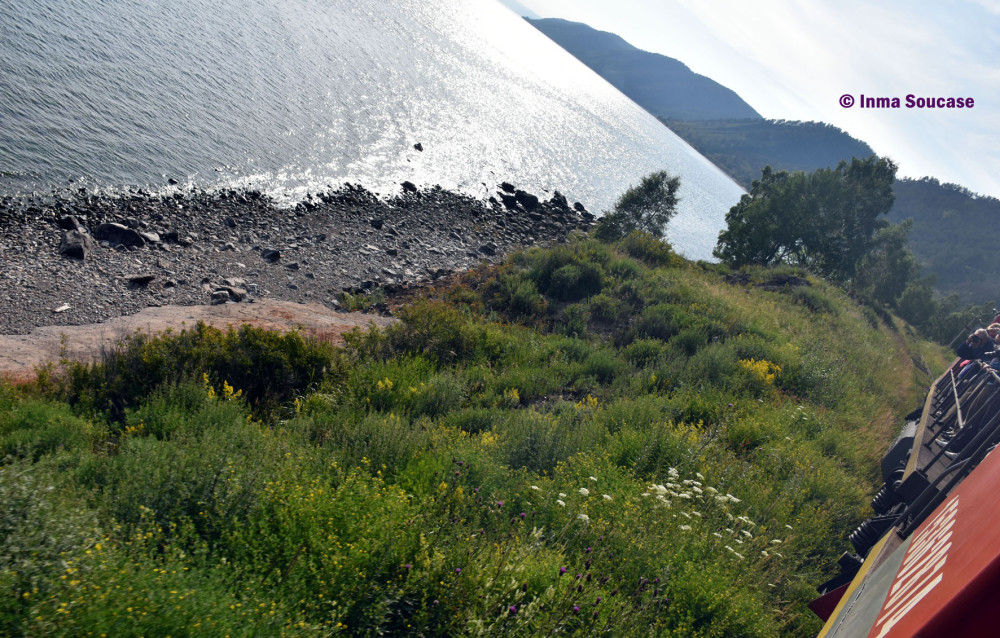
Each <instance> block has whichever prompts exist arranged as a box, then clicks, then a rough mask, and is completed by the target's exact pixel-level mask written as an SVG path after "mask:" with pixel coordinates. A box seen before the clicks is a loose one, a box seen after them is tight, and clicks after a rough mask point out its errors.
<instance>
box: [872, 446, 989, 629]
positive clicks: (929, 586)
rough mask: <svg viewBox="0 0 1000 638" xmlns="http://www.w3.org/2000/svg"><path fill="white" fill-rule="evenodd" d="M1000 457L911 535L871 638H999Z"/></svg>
mask: <svg viewBox="0 0 1000 638" xmlns="http://www.w3.org/2000/svg"><path fill="white" fill-rule="evenodd" d="M998 494H1000V453H991V454H990V455H989V456H988V457H986V459H984V460H983V462H982V463H980V464H979V467H977V468H976V470H975V471H973V472H972V473H971V474H970V475H969V476H968V477H967V478H966V479H965V480H964V481H963V482H962V483H961V484H960V485H959V486H958V487H957V488H955V489H954V490H953V491H952V493H951V494H950V495H949V496H948V498H947V499H945V501H944V502H943V503H942V504H941V505H940V506H939V507H938V508H937V509H936V510H935V511H934V513H933V514H931V516H930V517H928V519H927V520H926V521H924V523H923V524H922V525H921V526H920V527H919V528H917V530H916V531H915V532H914V533H913V536H912V542H911V543H910V545H909V547H908V548H907V550H906V555H905V556H904V558H903V562H902V564H901V565H900V568H899V571H898V572H897V573H896V576H895V578H894V579H893V583H892V586H891V587H890V589H889V593H888V595H887V596H886V598H885V601H884V602H883V603H882V608H881V610H880V611H879V614H878V617H877V619H876V620H875V624H874V625H873V626H872V628H871V632H870V633H869V634H868V636H869V638H911V637H913V636H923V637H930V636H951V637H954V636H993V635H1000V606H998V603H1000V506H998V504H997V496H998Z"/></svg>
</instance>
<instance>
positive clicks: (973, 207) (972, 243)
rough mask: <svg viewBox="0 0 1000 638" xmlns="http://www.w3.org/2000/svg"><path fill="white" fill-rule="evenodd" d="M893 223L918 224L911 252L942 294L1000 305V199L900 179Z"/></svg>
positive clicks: (951, 186) (928, 179)
mask: <svg viewBox="0 0 1000 638" xmlns="http://www.w3.org/2000/svg"><path fill="white" fill-rule="evenodd" d="M894 190H895V191H896V203H895V205H893V207H892V210H891V211H889V219H890V220H891V221H893V222H898V221H901V220H904V219H907V218H912V219H913V232H912V233H910V247H911V248H912V249H913V252H914V254H915V255H916V256H917V258H918V259H919V261H920V263H921V264H922V265H923V267H924V270H925V271H926V272H927V273H929V274H934V275H936V276H937V289H938V290H940V291H942V292H945V293H957V294H958V296H959V299H960V300H961V301H962V302H969V303H985V302H993V303H997V302H1000V286H998V285H997V280H998V278H1000V262H998V260H997V258H996V256H997V253H996V237H994V236H993V233H992V232H990V228H992V227H993V224H995V223H996V221H997V220H998V219H1000V200H998V199H996V198H994V197H985V196H982V195H976V194H975V193H972V192H970V191H969V190H967V189H965V188H962V187H961V186H958V185H956V184H942V183H940V182H939V181H938V180H936V179H934V178H932V177H924V178H922V179H919V180H912V179H902V180H897V182H896V185H895V186H894Z"/></svg>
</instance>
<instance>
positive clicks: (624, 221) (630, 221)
mask: <svg viewBox="0 0 1000 638" xmlns="http://www.w3.org/2000/svg"><path fill="white" fill-rule="evenodd" d="M680 186H681V178H680V177H671V176H670V175H668V174H667V172H666V171H657V172H655V173H650V174H649V175H646V176H645V177H643V178H642V181H641V182H640V183H639V184H638V185H637V186H630V187H629V188H628V190H626V191H625V192H624V193H623V194H622V196H621V197H619V198H618V201H617V202H616V203H615V207H614V210H612V211H611V212H609V213H605V215H604V216H603V217H601V220H600V221H599V222H598V223H597V227H596V228H595V229H594V234H595V236H596V237H597V238H598V239H600V240H602V241H616V240H618V239H622V238H623V237H625V236H626V235H628V234H629V233H630V232H632V231H633V230H640V231H643V232H647V233H649V234H650V235H652V236H654V237H657V238H660V239H662V238H663V233H664V230H665V228H666V226H667V223H668V222H669V221H670V220H671V218H673V216H674V215H675V214H676V213H677V202H679V201H680V199H679V198H678V197H677V190H678V189H679V188H680Z"/></svg>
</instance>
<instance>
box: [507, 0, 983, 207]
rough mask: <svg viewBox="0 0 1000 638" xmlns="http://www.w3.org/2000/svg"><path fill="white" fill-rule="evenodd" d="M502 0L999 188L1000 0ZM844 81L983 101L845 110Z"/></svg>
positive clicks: (881, 149) (905, 163)
mask: <svg viewBox="0 0 1000 638" xmlns="http://www.w3.org/2000/svg"><path fill="white" fill-rule="evenodd" d="M502 1H503V2H505V3H506V4H508V6H516V5H518V4H519V5H520V6H521V7H522V8H523V7H526V8H527V9H530V10H531V11H533V12H534V13H535V14H536V15H537V16H540V17H544V18H564V19H567V20H573V21H576V22H584V23H586V24H588V25H590V26H591V27H594V28H595V29H600V30H602V31H610V32H612V33H617V34H618V35H620V36H622V37H623V38H625V40H627V41H628V42H629V43H630V44H632V45H634V46H636V47H638V48H640V49H644V50H646V51H654V52H657V53H662V54H664V55H668V56H670V57H672V58H677V59H678V60H680V61H681V62H684V63H685V64H687V65H688V66H689V67H690V68H691V69H692V70H693V71H695V72H696V73H701V74H702V75H706V76H708V77H710V78H712V79H713V80H715V81H716V82H719V83H720V84H722V85H724V86H727V87H729V88H731V89H733V90H734V91H736V92H737V93H738V94H739V95H740V97H742V98H743V99H744V100H746V102H747V103H749V104H750V106H752V107H754V108H755V109H756V110H757V112H759V113H760V114H761V115H763V116H764V117H767V118H775V119H787V120H806V121H808V120H817V121H822V122H829V123H830V124H833V125H835V126H838V127H840V128H841V129H844V130H845V131H847V132H848V133H850V134H851V135H853V136H854V137H857V138H859V139H861V140H863V141H865V142H867V143H868V144H869V145H870V146H871V147H872V148H873V149H874V150H875V152H876V153H878V154H880V155H883V156H887V157H890V158H892V159H893V160H894V161H895V162H896V163H897V164H898V165H899V172H898V174H899V175H900V176H905V177H922V176H924V175H930V176H933V177H936V178H937V179H939V180H941V181H942V182H953V183H957V184H961V185H962V186H965V187H966V188H968V189H970V190H972V191H975V192H977V193H982V194H986V195H992V196H994V197H1000V0H938V1H932V0H912V1H909V2H907V1H905V0H758V1H756V2H747V1H746V0H701V1H699V0H615V1H614V2H609V1H608V0H502ZM520 12H521V11H519V13H520ZM845 93H849V94H851V95H853V96H854V97H855V98H856V99H857V98H859V94H864V95H866V96H871V97H899V98H900V101H901V102H902V101H904V99H905V97H906V96H907V95H908V94H914V95H915V96H917V97H939V96H940V97H972V98H973V99H974V100H975V106H974V107H973V108H972V109H953V110H948V109H944V110H942V109H907V108H906V107H905V105H904V106H903V107H902V108H899V109H861V108H859V106H858V104H857V103H855V105H854V107H853V108H849V109H847V108H843V107H841V106H840V103H839V100H840V96H841V95H843V94H845Z"/></svg>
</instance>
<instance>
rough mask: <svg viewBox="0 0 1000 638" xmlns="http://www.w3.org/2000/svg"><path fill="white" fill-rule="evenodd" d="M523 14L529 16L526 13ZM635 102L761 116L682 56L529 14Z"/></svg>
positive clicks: (701, 113)
mask: <svg viewBox="0 0 1000 638" xmlns="http://www.w3.org/2000/svg"><path fill="white" fill-rule="evenodd" d="M526 19H527V18H526ZM527 20H528V22H529V23H530V24H531V25H532V26H534V27H535V28H536V29H538V30H539V31H541V32H542V33H544V34H545V35H547V36H548V37H549V38H550V39H551V40H553V41H554V42H555V43H556V44H558V45H559V46H561V47H562V48H564V49H566V50H567V51H568V52H569V53H571V54H572V55H573V56H574V57H576V58H577V59H579V60H580V61H581V62H583V63H584V64H586V65H587V66H588V67H590V68H591V69H593V70H594V71H595V72H596V73H597V74H598V75H600V76H601V77H603V78H604V79H605V80H607V81H608V82H609V83H611V84H612V85H613V86H614V87H615V88H617V89H618V90H619V91H621V92H622V93H624V94H625V95H627V96H628V97H629V98H631V99H632V101H633V102H635V103H636V104H638V105H639V106H641V107H642V108H644V109H646V110H647V111H649V112H650V113H652V114H653V115H655V116H657V117H661V118H675V119H681V120H713V119H732V118H760V115H759V114H758V113H757V111H755V110H754V109H753V108H752V107H751V106H750V105H749V104H747V103H746V102H744V101H743V99H742V98H741V97H740V96H739V95H737V94H736V92H735V91H732V90H731V89H728V88H726V87H724V86H722V85H721V84H719V83H718V82H715V81H714V80H711V79H709V78H707V77H705V76H703V75H698V74H697V73H695V72H693V71H692V70H691V69H689V68H688V67H687V66H686V65H684V63H683V62H680V61H679V60H675V59H673V58H669V57H667V56H665V55H660V54H659V53H650V52H648V51H643V50H641V49H637V48H635V47H634V46H632V45H631V44H629V43H628V42H626V41H625V40H623V39H622V38H621V37H619V36H617V35H615V34H613V33H607V32H605V31H598V30H596V29H593V28H591V27H589V26H587V25H585V24H581V23H579V22H569V21H568V20H559V19H556V18H545V19H541V20H531V19H527Z"/></svg>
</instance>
